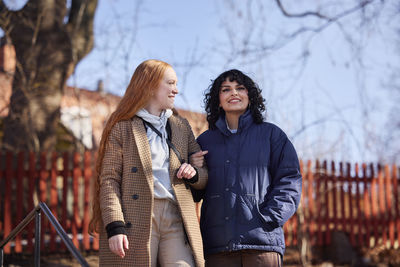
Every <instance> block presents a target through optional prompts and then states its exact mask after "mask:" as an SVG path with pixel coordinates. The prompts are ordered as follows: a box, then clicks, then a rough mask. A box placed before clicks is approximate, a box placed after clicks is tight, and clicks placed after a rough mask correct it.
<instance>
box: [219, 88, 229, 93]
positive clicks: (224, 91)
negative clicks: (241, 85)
mask: <svg viewBox="0 0 400 267" xmlns="http://www.w3.org/2000/svg"><path fill="white" fill-rule="evenodd" d="M230 90H231V89H230V88H226V87H224V88H222V89H221V93H227V92H229V91H230Z"/></svg>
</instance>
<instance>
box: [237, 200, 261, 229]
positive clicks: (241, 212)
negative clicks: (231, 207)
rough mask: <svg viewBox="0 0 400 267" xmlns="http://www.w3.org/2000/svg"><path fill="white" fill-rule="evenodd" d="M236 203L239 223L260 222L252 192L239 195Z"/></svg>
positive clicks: (254, 223) (252, 223) (255, 223)
mask: <svg viewBox="0 0 400 267" xmlns="http://www.w3.org/2000/svg"><path fill="white" fill-rule="evenodd" d="M237 204H238V205H237V216H238V217H239V222H240V223H241V224H245V225H249V226H250V225H251V226H255V225H257V224H259V223H260V221H259V218H258V214H257V207H256V206H257V201H256V198H255V195H254V194H244V195H239V196H238V202H237Z"/></svg>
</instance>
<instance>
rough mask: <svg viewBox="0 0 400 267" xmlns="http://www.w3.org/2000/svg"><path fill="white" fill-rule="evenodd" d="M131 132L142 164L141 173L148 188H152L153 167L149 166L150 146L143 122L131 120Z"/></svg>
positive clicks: (137, 119) (136, 118)
mask: <svg viewBox="0 0 400 267" xmlns="http://www.w3.org/2000/svg"><path fill="white" fill-rule="evenodd" d="M132 132H133V136H134V138H135V143H136V147H137V151H138V153H139V158H140V161H141V163H142V168H143V172H144V174H145V176H146V179H147V182H148V184H149V185H150V188H153V183H154V181H153V171H152V170H153V167H152V164H151V153H150V145H149V141H148V139H147V134H146V129H145V128H144V125H143V121H142V120H141V119H140V118H138V117H136V116H135V117H133V119H132Z"/></svg>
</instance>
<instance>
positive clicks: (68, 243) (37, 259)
mask: <svg viewBox="0 0 400 267" xmlns="http://www.w3.org/2000/svg"><path fill="white" fill-rule="evenodd" d="M41 211H43V213H44V214H45V215H46V217H47V219H48V220H49V221H50V223H51V224H52V225H53V226H54V228H55V229H56V231H57V233H58V235H59V236H60V237H61V240H62V241H63V242H64V244H65V245H66V246H67V248H68V249H69V251H70V252H71V253H72V255H73V256H74V257H75V259H77V261H78V262H79V263H80V264H81V265H82V266H87V267H89V264H88V263H87V261H86V260H85V258H83V257H82V255H81V253H79V251H78V250H77V249H76V247H75V246H74V244H73V243H72V241H71V238H69V236H68V235H67V233H66V232H65V231H64V229H63V228H62V226H61V225H60V223H59V222H58V221H57V219H56V218H55V217H54V215H53V213H51V211H50V209H49V207H47V205H46V204H45V203H43V202H40V203H39V205H37V206H36V208H35V209H33V210H32V211H31V212H30V213H29V214H28V216H26V217H25V219H23V220H22V222H20V223H19V224H18V225H17V227H15V229H14V230H12V231H11V233H10V234H9V235H8V236H7V237H6V238H5V239H4V240H3V241H1V242H0V266H1V267H3V258H4V253H3V248H4V246H5V245H6V244H7V243H8V242H9V241H10V240H12V239H13V238H14V237H15V236H16V235H17V234H18V233H19V232H21V231H22V230H23V229H24V228H25V227H26V226H27V225H28V223H30V222H31V221H32V220H33V218H35V254H34V255H35V256H34V261H35V267H39V266H40V241H41V240H40V231H41V221H40V218H41Z"/></svg>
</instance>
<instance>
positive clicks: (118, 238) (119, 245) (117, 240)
mask: <svg viewBox="0 0 400 267" xmlns="http://www.w3.org/2000/svg"><path fill="white" fill-rule="evenodd" d="M108 245H109V246H110V250H111V251H112V252H113V253H114V254H116V255H117V256H120V257H121V258H124V257H125V251H124V248H125V249H129V242H128V237H127V236H126V235H124V234H119V235H114V236H112V237H110V238H109V239H108Z"/></svg>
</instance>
